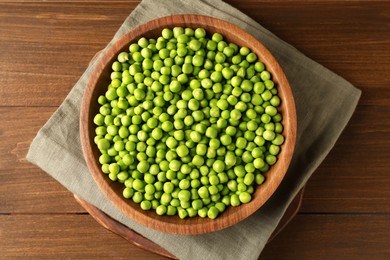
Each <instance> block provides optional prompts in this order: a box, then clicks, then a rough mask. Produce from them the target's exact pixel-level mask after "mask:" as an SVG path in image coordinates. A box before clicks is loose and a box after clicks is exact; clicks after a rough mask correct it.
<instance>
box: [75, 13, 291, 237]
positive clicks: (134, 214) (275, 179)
mask: <svg viewBox="0 0 390 260" xmlns="http://www.w3.org/2000/svg"><path fill="white" fill-rule="evenodd" d="M178 22H181V24H184V25H187V26H188V27H192V28H195V26H197V27H202V28H205V27H206V26H211V27H215V29H216V30H217V31H218V30H220V28H218V26H220V27H221V26H222V27H223V28H224V30H229V29H230V30H234V31H235V32H238V33H239V34H240V36H242V40H243V41H244V42H247V43H248V44H246V45H244V44H245V43H244V44H240V46H247V47H249V46H250V47H249V48H250V49H251V50H252V51H253V52H255V53H256V54H257V55H258V58H259V60H261V61H262V62H263V63H264V64H265V65H266V68H267V70H268V71H270V72H271V74H272V75H273V76H275V75H277V86H278V91H279V90H282V92H283V96H284V97H283V99H282V102H284V103H286V106H287V108H288V109H286V110H285V111H283V113H282V115H283V121H284V120H286V119H287V120H288V127H284V132H283V135H284V137H285V142H284V144H283V145H282V150H281V153H280V154H279V155H278V161H277V163H276V164H275V165H273V166H272V167H271V168H270V170H269V171H268V172H270V171H271V169H273V168H275V167H276V166H277V165H281V164H282V163H283V165H285V168H284V170H283V172H278V173H279V174H277V175H274V176H272V178H271V179H270V178H268V177H267V179H266V181H265V182H264V183H263V184H262V185H260V186H258V187H257V189H258V188H259V187H261V186H263V185H264V184H266V185H265V186H266V187H264V190H266V191H264V192H265V196H264V197H262V198H260V199H256V200H254V199H252V201H251V202H250V203H247V204H241V205H240V206H239V207H242V209H244V207H245V210H235V211H232V213H229V216H228V217H229V219H228V218H227V217H226V218H222V216H223V214H224V213H225V212H224V213H222V214H221V216H218V217H217V218H216V219H214V220H211V221H210V219H208V218H205V219H200V220H199V221H192V222H191V221H188V220H189V219H188V218H187V219H183V220H181V219H179V218H178V217H177V219H178V220H179V221H172V220H169V221H167V220H166V217H168V218H175V216H158V215H157V214H156V213H155V212H154V211H153V212H152V213H151V211H145V212H140V211H139V210H134V208H133V207H132V206H131V203H132V201H130V200H126V199H125V198H123V197H121V196H120V195H118V194H117V193H116V192H112V188H111V185H110V184H109V182H111V180H109V179H108V178H107V177H106V174H104V173H103V172H102V171H101V167H100V164H99V163H98V160H97V159H95V158H94V157H93V149H95V150H96V149H97V148H96V145H95V144H94V141H93V138H94V135H92V134H91V132H90V129H91V127H93V129H94V128H95V125H94V124H93V122H92V120H91V112H93V111H91V102H92V96H93V94H94V90H95V88H94V86H96V85H97V83H98V82H99V81H100V77H101V74H102V72H103V71H104V69H105V68H106V66H108V65H111V64H110V62H111V61H112V60H113V58H114V57H116V55H117V54H118V53H119V51H120V49H123V48H124V47H126V46H129V44H130V43H131V41H130V40H133V41H135V40H137V39H139V38H140V37H142V36H143V35H145V34H146V33H147V32H148V31H150V28H151V27H152V28H155V27H162V28H164V27H168V28H173V27H174V26H176V25H177V24H178ZM210 22H211V23H212V24H210ZM216 24H217V25H218V26H217V25H216ZM222 27H221V28H222ZM206 31H209V30H208V29H206ZM221 34H222V35H223V36H224V38H227V37H225V36H226V35H225V34H223V33H221ZM229 42H232V41H229ZM249 43H250V44H249ZM264 57H266V60H267V61H266V62H264ZM92 75H98V76H97V77H93V76H92ZM280 86H283V87H282V88H281V87H280ZM279 93H280V92H279ZM279 95H280V94H279ZM95 102H97V101H96V100H95ZM95 112H96V111H95ZM296 121H297V120H296V108H295V102H294V97H293V94H292V91H291V87H290V85H289V83H288V81H287V78H286V76H285V74H284V72H283V70H282V68H281V67H280V65H279V63H278V62H277V60H276V59H275V57H274V56H273V55H272V54H271V53H270V52H269V50H268V49H267V48H266V47H265V46H264V45H263V44H262V43H261V42H260V41H259V40H257V39H256V38H255V37H254V36H252V35H251V34H249V33H248V32H246V31H245V30H243V29H242V28H240V27H238V26H236V25H234V24H231V23H229V22H227V21H224V20H221V19H217V18H213V17H210V16H204V15H194V14H182V15H172V16H166V17H161V18H157V19H154V20H151V21H149V22H147V23H144V24H142V25H140V26H138V27H135V28H134V29H132V30H130V31H129V32H127V33H125V34H124V35H123V36H122V37H120V38H119V39H117V40H116V41H115V42H114V43H112V44H111V45H109V46H108V47H107V48H106V49H105V51H104V52H103V53H102V55H100V60H98V61H97V63H96V66H95V67H94V68H93V70H92V73H91V77H90V78H89V81H88V83H87V87H86V90H85V92H84V95H83V98H82V105H81V110H80V139H81V145H82V150H83V155H84V157H85V160H86V164H87V166H88V169H89V171H90V174H91V175H92V177H93V179H94V180H95V182H96V183H97V184H98V187H99V188H100V189H101V190H102V192H103V194H105V195H106V196H107V198H108V199H109V200H110V201H111V202H112V203H113V204H114V205H115V206H116V207H117V208H118V209H119V210H120V211H121V212H122V213H124V214H125V215H126V216H127V217H130V218H132V219H133V220H135V221H136V222H138V223H140V224H142V225H144V226H147V227H150V228H152V229H155V230H158V231H163V232H167V233H171V234H183V235H190V234H191V235H193V234H205V233H210V232H214V231H218V230H221V229H224V228H227V227H230V226H232V225H234V224H236V223H238V222H240V221H242V220H244V219H245V218H247V217H249V216H250V215H252V214H253V213H254V212H255V211H257V210H258V209H259V208H261V207H262V206H263V205H264V204H265V203H266V202H267V201H268V200H269V198H270V197H271V196H272V194H273V193H274V192H275V190H276V189H277V187H278V186H279V185H280V183H281V182H282V180H283V179H284V177H285V175H286V173H287V170H288V167H289V165H290V162H291V159H292V155H293V151H294V148H295V142H296V124H297V122H296ZM283 126H285V123H283ZM94 146H95V148H94ZM282 154H283V158H281V155H282ZM280 167H281V166H279V168H280ZM268 172H267V173H268ZM267 180H268V183H267ZM270 180H272V183H269V182H270ZM256 192H258V191H257V190H256ZM264 192H263V193H264ZM249 204H251V207H248V205H249ZM164 217H165V219H164ZM195 218H200V217H195ZM190 219H192V218H190ZM188 224H191V226H190V227H189V226H188Z"/></svg>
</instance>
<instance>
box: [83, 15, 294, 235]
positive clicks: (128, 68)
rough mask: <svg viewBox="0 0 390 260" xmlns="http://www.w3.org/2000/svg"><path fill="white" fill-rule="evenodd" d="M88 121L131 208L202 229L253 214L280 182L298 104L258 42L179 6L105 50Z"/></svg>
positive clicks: (167, 224)
mask: <svg viewBox="0 0 390 260" xmlns="http://www.w3.org/2000/svg"><path fill="white" fill-rule="evenodd" d="M80 128H81V131H80V132H81V141H82V146H83V152H84V156H85V159H86V162H87V165H88V167H89V169H90V171H91V174H92V176H93V177H94V179H95V181H96V182H97V184H98V186H99V188H100V189H101V190H102V191H103V193H105V195H106V196H107V197H108V198H109V199H110V200H111V201H112V202H113V204H115V205H116V206H117V207H118V208H119V209H121V211H122V212H123V213H124V214H126V215H127V216H128V217H130V218H133V219H134V220H136V221H138V222H139V223H141V224H143V225H146V226H148V227H151V228H154V229H156V230H160V231H163V232H168V233H174V234H202V233H209V232H213V231H216V230H220V229H223V228H226V227H229V226H231V225H234V224H236V223H238V222H239V221H241V220H243V219H245V218H246V217H248V216H249V215H251V214H252V213H253V212H255V211H256V210H258V209H259V208H260V207H261V206H262V205H263V204H264V203H265V202H266V201H267V200H268V199H269V198H270V197H271V195H272V194H273V193H274V192H275V190H276V189H277V187H278V186H279V185H280V183H281V182H282V180H283V178H284V176H285V174H286V172H287V169H288V166H289V163H290V161H291V157H292V154H293V150H294V145H295V136H296V115H295V106H294V99H293V96H292V93H291V89H290V87H289V84H288V81H287V79H286V77H285V76H284V74H283V71H282V69H281V68H280V66H279V65H278V63H277V61H276V60H275V58H274V57H273V56H272V55H271V54H270V53H269V52H268V50H267V49H266V48H265V47H264V46H263V45H262V44H261V43H260V42H259V41H257V40H256V39H255V38H253V36H251V35H249V34H248V33H246V32H245V31H243V30H242V29H240V28H238V27H236V26H234V25H232V24H230V23H227V22H225V21H222V20H218V19H215V18H211V17H206V16H197V15H179V16H171V17H164V18H160V19H157V20H153V21H151V22H149V23H146V24H144V25H141V26H140V27H137V28H135V29H134V30H132V31H130V32H129V33H127V34H125V35H124V36H123V37H122V38H120V39H119V40H117V41H115V42H114V43H113V44H112V45H111V46H110V47H109V48H108V49H107V50H105V51H104V53H103V54H102V56H101V58H100V60H99V61H98V62H97V64H96V67H95V70H94V71H93V73H92V76H91V79H90V81H89V83H88V87H87V89H86V92H85V94H84V98H83V104H82V109H81V116H80Z"/></svg>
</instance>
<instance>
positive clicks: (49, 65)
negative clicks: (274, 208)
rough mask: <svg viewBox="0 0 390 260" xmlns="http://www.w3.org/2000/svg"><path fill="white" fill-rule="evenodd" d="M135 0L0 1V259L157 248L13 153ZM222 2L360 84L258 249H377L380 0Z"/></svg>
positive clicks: (388, 197)
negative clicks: (280, 224)
mask: <svg viewBox="0 0 390 260" xmlns="http://www.w3.org/2000/svg"><path fill="white" fill-rule="evenodd" d="M19 2H20V1H19ZM139 2H140V1H139V0H130V1H129V0H120V1H114V2H113V1H92V0H79V1H69V2H58V1H54V0H49V1H41V0H37V1H29V2H23V3H16V2H10V1H8V2H4V1H3V2H1V3H0V48H1V50H2V51H1V52H0V79H1V84H0V120H1V124H0V144H1V145H0V180H1V181H0V248H1V253H0V255H1V258H30V259H31V258H33V259H42V258H51V259H52V258H76V259H96V258H116V259H126V258H127V259H166V258H164V257H160V256H157V255H155V254H153V253H150V252H148V251H145V250H142V249H140V248H138V247H136V246H134V245H132V244H130V243H128V242H127V241H125V240H124V239H122V238H120V237H118V236H116V235H114V234H112V233H111V232H108V231H106V230H105V229H104V228H102V227H101V226H100V225H99V224H97V223H96V222H95V221H94V220H93V219H92V218H91V217H90V216H89V215H87V213H86V210H85V209H83V208H82V207H81V206H79V204H78V203H77V202H76V201H75V200H74V198H73V194H71V193H70V192H68V191H67V190H66V189H65V188H63V187H62V186H61V185H60V184H58V183H57V182H56V181H55V180H53V179H52V178H51V177H49V176H48V175H47V174H46V173H44V172H43V171H42V170H40V169H38V168H37V167H35V166H33V165H31V164H29V163H27V162H26V161H25V160H24V159H23V158H24V157H23V154H24V153H25V152H27V147H28V144H29V143H30V142H31V140H32V138H33V137H34V136H35V133H36V131H37V130H38V129H39V128H40V127H41V126H42V125H43V124H44V122H46V120H47V119H48V118H49V116H50V115H51V114H52V113H53V112H54V111H55V109H56V108H57V107H58V106H59V105H60V104H61V102H62V101H63V99H64V98H65V97H66V95H67V94H68V92H69V90H70V89H71V88H72V86H73V85H74V83H75V82H76V81H77V80H78V78H79V77H80V75H81V74H82V72H83V71H84V70H85V68H86V67H87V65H88V63H89V61H90V59H91V58H92V57H93V55H94V54H95V53H96V52H97V51H99V50H101V49H102V48H103V47H104V46H105V45H106V44H107V43H108V42H109V41H110V39H111V38H112V37H113V35H114V33H115V32H116V30H117V29H118V27H119V26H120V25H121V24H122V22H123V21H124V19H125V18H126V17H127V16H128V14H129V13H130V12H131V11H132V10H133V9H134V8H135V6H136V5H137V4H138V3H139ZM226 2H227V3H230V4H232V5H233V6H234V7H236V8H238V9H239V10H241V11H243V12H245V13H246V14H248V15H249V16H250V17H252V18H253V19H254V20H255V21H257V22H259V23H261V24H262V25H263V26H264V27H265V28H267V29H269V30H270V31H272V32H273V33H275V34H276V35H277V36H279V37H280V38H281V39H283V40H285V41H287V42H289V43H291V44H292V45H293V46H294V47H296V48H297V49H298V50H300V51H302V52H303V53H305V54H306V55H307V56H309V57H310V58H313V59H314V60H316V61H318V62H320V63H321V64H323V65H324V66H326V67H328V68H329V69H331V70H333V71H335V72H336V73H338V74H339V75H341V76H342V77H344V78H346V79H347V80H349V81H350V82H351V83H353V84H354V85H355V86H357V87H358V88H360V89H362V91H363V94H362V97H361V100H360V102H359V106H358V108H357V110H356V113H355V115H354V116H353V118H352V120H351V122H350V124H349V125H348V126H347V128H346V129H345V131H344V133H343V134H342V136H341V138H340V139H339V140H338V142H337V143H336V146H335V147H334V149H333V150H332V151H331V152H330V154H329V155H328V157H327V158H326V159H325V161H324V163H323V164H321V165H320V167H319V168H318V169H317V170H316V172H315V173H314V174H313V177H312V178H311V179H310V180H309V183H308V184H307V186H306V189H305V197H304V199H303V202H302V207H301V210H300V213H298V215H297V216H296V218H294V220H293V221H292V222H291V223H290V224H289V225H288V226H287V227H286V229H285V230H283V232H281V233H280V234H279V235H278V236H277V237H276V238H275V239H274V240H273V241H272V242H271V243H269V244H268V245H267V246H266V248H265V250H264V252H263V254H262V255H261V259H337V258H343V259H375V260H376V259H388V258H389V257H388V256H389V255H390V252H389V249H390V238H389V234H390V218H389V214H390V203H389V201H390V191H389V189H388V187H390V177H389V176H390V175H389V174H388V173H389V172H390V160H389V159H388V157H389V154H390V143H389V140H390V126H389V124H390V120H389V118H390V111H389V107H390V87H389V86H390V78H389V75H390V47H389V46H390V34H389V24H390V20H389V19H390V18H389V11H388V10H390V2H389V1H369V0H353V1H350V0H342V1H323V0H312V1H305V0H293V1H291V0H275V1H268V0H226ZM341 112H342V111H341ZM85 237H88V239H85Z"/></svg>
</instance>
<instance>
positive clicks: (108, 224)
mask: <svg viewBox="0 0 390 260" xmlns="http://www.w3.org/2000/svg"><path fill="white" fill-rule="evenodd" d="M303 194H304V187H303V188H302V189H301V190H300V191H299V192H298V194H297V195H296V196H295V198H294V199H293V201H292V202H291V203H290V205H289V207H288V208H287V210H286V212H285V214H284V215H283V217H282V219H281V220H280V222H279V224H278V226H277V227H276V228H275V230H274V232H273V233H272V235H271V236H270V238H269V239H268V242H267V243H269V242H271V241H272V240H273V239H274V238H275V237H276V236H277V235H278V234H279V233H280V232H281V231H282V230H283V229H284V228H285V227H286V226H287V225H288V223H290V221H291V220H292V219H293V218H294V217H295V215H296V214H297V213H298V211H299V209H300V207H301V203H302V198H303ZM74 197H75V199H76V201H77V202H78V203H79V204H80V205H81V206H82V207H83V208H84V209H85V210H86V211H87V212H88V213H89V214H90V215H91V216H92V218H94V219H95V220H96V222H98V223H99V224H100V225H101V226H102V227H104V228H105V229H107V230H109V231H111V232H113V233H114V234H117V235H118V236H120V237H122V238H124V239H125V240H127V241H128V242H130V243H131V244H133V245H135V246H137V247H139V248H142V249H144V250H147V251H149V252H152V253H155V254H158V255H161V256H164V257H168V258H171V259H178V258H176V257H175V256H174V255H172V254H171V253H169V252H168V251H167V250H166V249H164V248H163V247H161V246H159V245H158V244H156V243H154V242H153V241H151V240H149V239H147V238H145V237H144V236H142V235H141V234H139V233H137V232H136V231H134V230H132V229H130V228H128V227H127V226H125V225H123V224H121V223H119V222H118V221H116V220H114V219H113V218H111V217H110V216H108V215H107V214H105V213H104V212H102V211H101V210H100V209H98V208H97V207H95V206H93V205H92V204H90V203H88V202H87V201H85V200H83V199H81V198H80V197H79V196H77V195H75V194H74Z"/></svg>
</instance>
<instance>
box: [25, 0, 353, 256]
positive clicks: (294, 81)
mask: <svg viewBox="0 0 390 260" xmlns="http://www.w3.org/2000/svg"><path fill="white" fill-rule="evenodd" d="M174 14H202V15H208V16H213V17H216V18H219V19H223V20H226V21H229V22H231V23H233V24H235V25H237V26H239V27H241V28H243V29H244V30H246V31H247V32H249V33H251V34H252V35H253V36H255V37H256V38H257V39H258V40H260V41H261V42H262V43H263V44H264V45H265V46H266V47H267V48H268V49H269V50H270V51H271V53H272V54H273V55H274V56H275V57H276V59H277V60H278V61H279V63H280V65H281V66H282V68H283V70H284V72H285V74H286V76H287V79H288V80H289V82H290V84H291V87H292V91H293V94H294V98H295V103H296V108H297V118H298V129H297V145H296V149H295V153H294V156H293V159H292V162H291V165H290V168H289V170H288V172H287V175H286V177H285V179H284V180H283V182H282V184H281V186H280V187H279V188H278V190H277V191H276V193H275V194H274V195H273V196H272V197H271V199H270V200H269V201H268V202H267V203H266V204H265V205H264V206H263V207H262V208H261V209H260V210H258V211H257V212H255V213H254V214H253V215H251V216H250V217H249V218H247V219H245V220H244V221H242V222H240V223H238V224H237V225H234V226H232V227H229V228H227V229H224V230H221V231H217V232H214V233H210V234H204V235H191V236H188V235H171V234H166V233H163V232H159V231H155V230H152V229H150V228H148V227H145V226H143V225H141V224H139V223H137V222H135V221H133V220H132V219H129V218H127V217H126V216H125V215H124V214H123V213H122V212H121V211H120V210H118V209H117V208H116V207H115V206H114V205H113V204H112V203H111V202H110V201H109V200H108V199H107V198H106V197H105V196H104V195H103V193H102V192H101V191H100V190H99V188H98V186H97V185H96V183H95V181H94V180H93V178H92V177H91V175H90V174H89V172H88V168H87V166H86V163H85V161H84V158H83V153H82V150H81V145H80V137H79V113H80V105H81V100H82V96H83V93H84V90H85V88H86V85H87V82H88V79H89V76H90V74H91V71H92V70H93V68H94V67H95V65H96V61H98V60H99V58H100V56H101V55H99V56H97V57H96V59H95V60H94V61H93V62H91V64H90V66H89V67H88V68H87V70H86V71H85V73H84V74H83V75H82V76H81V78H80V79H79V81H78V82H77V83H76V85H75V86H74V88H73V89H72V90H71V92H70V93H69V95H68V96H67V97H66V99H65V100H64V102H63V104H62V105H61V106H60V107H59V109H58V110H57V111H56V112H55V113H54V114H53V116H52V117H51V118H50V119H49V121H48V122H47V123H46V124H45V125H44V126H43V128H42V129H41V130H40V131H39V132H38V134H37V136H36V137H35V139H34V140H33V142H32V144H31V147H30V150H29V152H28V155H27V159H28V160H29V161H30V162H32V163H34V164H36V165H37V166H39V167H40V168H42V169H43V170H44V171H46V172H47V173H48V174H49V175H51V176H52V177H53V178H55V179H56V180H57V181H59V182H60V183H61V184H62V185H63V186H65V187H66V188H67V189H68V190H70V191H71V192H72V193H74V194H76V195H78V196H79V197H81V198H82V199H84V200H86V201H88V202H89V203H91V204H93V205H95V206H96V207H98V208H99V209H101V210H102V211H103V212H105V213H106V214H108V215H109V216H111V217H112V218H114V219H116V220H117V221H119V222H121V223H123V224H124V225H126V226H128V227H129V228H131V229H133V230H134V231H136V232H138V233H140V234H142V235H143V236H145V237H146V238H148V239H150V240H152V241H154V242H155V243H157V244H159V245H161V246H162V247H164V248H165V249H166V250H167V251H169V252H171V253H172V254H174V255H175V256H177V257H178V258H180V259H257V258H258V256H259V255H260V253H261V251H262V250H263V248H264V246H265V244H266V242H267V241H268V238H269V237H270V235H271V234H272V232H273V230H274V229H275V227H276V226H277V225H278V222H279V221H280V219H281V217H282V216H283V214H284V212H285V210H286V208H287V207H288V205H289V203H290V202H291V200H292V199H293V198H294V197H295V195H296V194H297V192H298V191H299V190H300V189H301V188H302V186H303V185H304V184H305V183H306V181H307V180H308V178H309V177H310V175H311V174H312V173H313V171H314V170H315V169H316V168H317V167H318V165H319V164H320V163H321V162H322V161H323V159H324V158H325V156H326V155H327V154H328V152H329V151H330V149H331V148H332V147H333V145H334V144H335V142H336V140H337V139H338V137H339V135H340V133H341V131H342V130H343V129H344V127H345V125H346V124H347V122H348V120H349V119H350V117H351V115H352V113H353V112H354V109H355V107H356V105H357V102H358V100H359V97H360V94H361V92H360V90H358V89H356V88H355V87H354V86H352V85H351V84H350V83H348V82H347V81H345V80H344V79H342V78H341V77H339V76H338V75H336V74H334V73H332V72H331V71H329V70H328V69H326V68H324V67H323V66H321V65H319V64H318V63H316V62H314V61H313V60H311V59H309V58H307V57H306V56H304V55H303V54H302V53H300V52H299V51H297V50H296V49H295V48H294V47H292V46H291V45H289V44H287V43H286V42H284V41H282V40H280V39H279V38H277V37H276V36H275V35H273V34H272V33H271V32H269V31H267V30H266V29H265V28H263V27H262V26H261V25H259V24H258V23H256V22H255V21H254V20H252V19H251V18H249V17H248V16H246V15H245V14H243V13H242V12H240V11H238V10H237V9H235V8H233V7H231V6H230V5H228V4H226V3H224V2H222V1H221V0H197V1H185V0H182V1H181V0H171V1H164V0H143V1H142V2H141V3H140V4H139V5H138V6H137V8H136V9H135V10H134V11H133V12H132V13H131V14H130V16H129V17H128V18H127V19H126V20H125V22H124V23H123V25H122V26H121V27H120V29H119V30H118V32H117V33H116V34H115V36H114V38H113V39H112V41H111V42H110V43H109V44H108V46H110V44H112V42H113V41H115V40H116V39H117V38H118V37H120V36H122V35H123V34H124V33H126V32H128V31H129V30H131V29H132V28H134V27H136V26H138V25H140V24H143V23H145V22H147V21H149V20H152V19H155V18H158V17H163V16H169V15H174ZM103 52H104V50H103Z"/></svg>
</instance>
